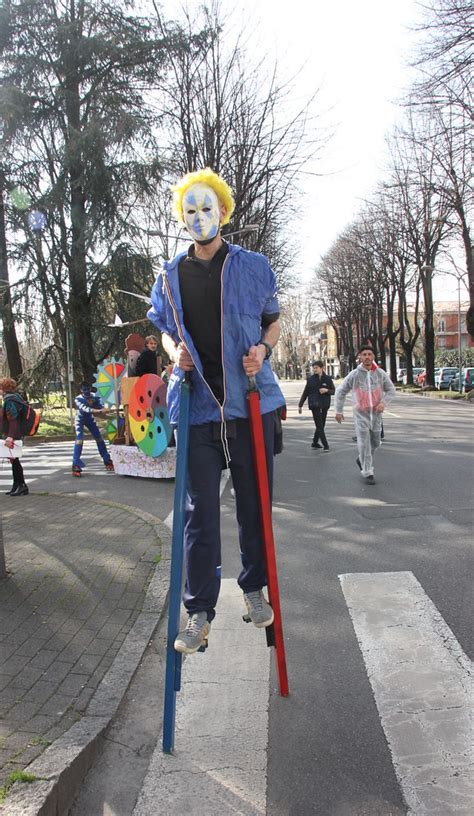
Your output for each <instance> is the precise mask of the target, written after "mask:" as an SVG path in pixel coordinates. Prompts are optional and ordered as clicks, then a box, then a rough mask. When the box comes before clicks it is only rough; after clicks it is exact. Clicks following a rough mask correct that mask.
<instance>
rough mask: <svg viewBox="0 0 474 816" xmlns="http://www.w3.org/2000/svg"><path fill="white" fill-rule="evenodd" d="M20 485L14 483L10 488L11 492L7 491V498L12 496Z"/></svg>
mask: <svg viewBox="0 0 474 816" xmlns="http://www.w3.org/2000/svg"><path fill="white" fill-rule="evenodd" d="M17 487H18V485H17V484H16V482H14V483H13V484H12V486H11V488H10V490H6V491H5V496H11V494H12V493H13V492H14V491H15V490H16V489H17Z"/></svg>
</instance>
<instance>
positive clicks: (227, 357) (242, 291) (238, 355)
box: [148, 244, 285, 425]
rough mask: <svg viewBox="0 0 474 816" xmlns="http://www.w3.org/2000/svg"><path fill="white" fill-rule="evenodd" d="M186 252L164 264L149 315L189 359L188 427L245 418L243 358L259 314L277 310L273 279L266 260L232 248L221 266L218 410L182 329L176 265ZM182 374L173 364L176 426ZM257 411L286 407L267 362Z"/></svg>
mask: <svg viewBox="0 0 474 816" xmlns="http://www.w3.org/2000/svg"><path fill="white" fill-rule="evenodd" d="M185 256H186V252H182V253H180V254H179V255H177V256H176V257H175V258H174V259H173V260H172V261H166V262H165V263H164V265H163V271H162V272H161V273H160V274H159V275H158V277H157V280H156V283H155V285H154V287H153V289H152V293H151V302H152V308H151V309H150V311H149V312H148V317H149V319H150V320H151V321H152V323H154V324H155V326H157V327H158V328H159V330H160V331H162V332H165V334H168V335H170V337H172V338H173V340H174V341H175V343H176V344H178V343H179V342H180V341H182V342H184V343H185V345H186V347H187V349H188V350H189V352H190V354H191V357H192V359H193V362H194V365H195V370H194V371H192V372H191V382H192V392H191V412H190V422H191V425H202V424H204V423H205V422H219V421H222V420H227V419H237V418H243V417H247V416H248V411H247V401H246V392H247V389H248V380H247V377H246V375H245V371H244V368H243V365H242V357H243V356H244V354H246V353H247V352H248V350H249V348H250V346H252V345H256V344H257V343H258V342H259V340H260V337H261V333H262V328H261V318H262V314H274V313H275V312H278V311H279V306H278V299H277V295H276V281H275V275H274V273H273V271H272V269H271V267H270V264H269V263H268V260H267V258H265V257H264V256H263V255H259V254H258V253H256V252H249V251H248V250H246V249H242V247H239V246H236V245H235V244H230V245H229V252H228V255H227V256H226V258H225V261H224V264H223V266H222V275H221V282H222V296H221V331H222V357H223V359H222V368H223V372H224V400H223V404H222V406H220V404H219V402H218V400H217V399H216V398H215V396H214V394H213V393H212V391H211V389H210V388H209V386H208V385H207V383H206V381H205V380H204V376H203V369H202V363H201V360H200V359H199V355H198V352H197V351H196V347H195V346H194V343H193V341H192V339H191V337H190V335H189V334H188V332H187V331H186V329H185V327H184V320H183V308H182V304H181V295H180V291H179V277H178V264H179V262H180V260H181V259H182V258H184V257H185ZM183 377H184V371H182V370H181V369H180V368H178V367H177V366H175V367H174V369H173V373H172V375H171V377H170V380H169V383H168V394H167V401H168V412H169V417H170V421H171V423H172V424H173V425H175V424H177V422H178V415H179V385H180V382H181V380H182V379H183ZM257 386H258V389H259V391H260V411H261V413H262V414H266V413H268V412H269V411H273V410H275V409H276V408H278V407H280V406H281V405H284V403H285V399H284V397H283V394H282V392H281V391H280V388H279V386H278V385H277V383H276V382H275V378H274V376H273V372H272V369H271V367H270V363H269V362H268V360H265V362H264V364H263V366H262V369H261V371H260V372H259V373H258V374H257Z"/></svg>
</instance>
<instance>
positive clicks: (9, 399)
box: [0, 377, 29, 496]
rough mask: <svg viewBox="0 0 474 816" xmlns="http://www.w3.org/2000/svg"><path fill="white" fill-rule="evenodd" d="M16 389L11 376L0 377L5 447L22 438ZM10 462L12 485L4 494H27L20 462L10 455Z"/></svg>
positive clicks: (20, 401)
mask: <svg viewBox="0 0 474 816" xmlns="http://www.w3.org/2000/svg"><path fill="white" fill-rule="evenodd" d="M16 389H17V384H16V381H15V380H13V379H12V378H11V377H2V378H1V379H0V397H3V404H2V407H1V411H0V420H1V426H2V433H3V434H4V435H5V445H6V446H7V448H13V444H14V441H15V440H17V439H21V438H22V432H21V427H20V411H21V405H22V404H23V400H22V398H21V397H20V395H19V394H18V393H17V390H16ZM10 462H11V466H12V475H13V485H12V487H11V488H10V490H7V493H6V495H7V496H27V495H28V493H29V491H28V485H27V484H25V477H24V475H23V467H22V464H21V462H20V460H19V459H18V458H16V457H15V458H13V457H12V458H11V459H10Z"/></svg>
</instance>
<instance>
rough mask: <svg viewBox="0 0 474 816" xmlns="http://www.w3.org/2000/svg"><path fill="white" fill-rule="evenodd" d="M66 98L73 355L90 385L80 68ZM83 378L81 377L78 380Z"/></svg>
mask: <svg viewBox="0 0 474 816" xmlns="http://www.w3.org/2000/svg"><path fill="white" fill-rule="evenodd" d="M71 76H72V78H71V79H70V81H69V83H68V85H69V87H68V93H67V98H66V111H67V119H68V125H69V143H68V153H69V182H70V186H71V258H70V264H69V276H70V282H71V293H70V298H69V316H70V322H71V326H69V328H71V329H72V330H73V331H74V336H75V343H74V351H73V355H72V360H73V367H74V374H75V380H76V381H80V380H82V379H84V380H87V381H88V382H90V381H91V380H92V376H93V373H94V371H95V357H94V348H93V343H92V331H91V316H90V303H89V294H88V291H87V250H86V217H87V215H86V204H85V194H84V188H83V180H84V162H83V159H82V149H81V136H82V134H81V122H80V92H79V78H78V70H77V66H75V65H74V64H73V65H72V66H71ZM78 375H79V376H78Z"/></svg>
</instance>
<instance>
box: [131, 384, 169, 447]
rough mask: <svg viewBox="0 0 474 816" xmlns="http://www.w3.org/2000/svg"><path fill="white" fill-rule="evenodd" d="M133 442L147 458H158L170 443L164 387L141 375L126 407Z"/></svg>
mask: <svg viewBox="0 0 474 816" xmlns="http://www.w3.org/2000/svg"><path fill="white" fill-rule="evenodd" d="M128 418H129V422H130V430H131V432H132V434H133V438H134V440H135V442H136V443H137V445H138V447H139V448H140V450H142V451H143V453H145V454H146V455H147V456H153V457H155V458H156V457H157V456H160V455H161V454H162V453H163V452H164V451H165V450H166V448H167V447H168V443H169V441H170V439H171V433H172V431H171V425H170V423H169V419H168V411H167V409H166V385H165V383H164V382H163V380H162V379H161V377H158V376H157V375H156V374H144V375H143V376H142V377H140V378H139V380H137V382H136V383H135V385H134V387H133V390H132V393H131V394H130V402H129V404H128Z"/></svg>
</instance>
